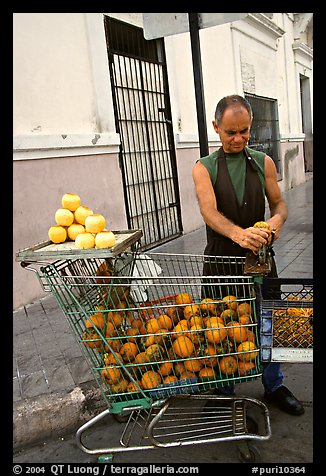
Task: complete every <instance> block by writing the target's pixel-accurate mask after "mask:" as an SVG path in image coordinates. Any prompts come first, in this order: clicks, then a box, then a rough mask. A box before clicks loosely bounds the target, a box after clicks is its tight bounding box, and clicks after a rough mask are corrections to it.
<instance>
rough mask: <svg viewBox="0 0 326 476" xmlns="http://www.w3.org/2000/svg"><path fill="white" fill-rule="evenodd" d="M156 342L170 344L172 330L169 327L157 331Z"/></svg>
mask: <svg viewBox="0 0 326 476" xmlns="http://www.w3.org/2000/svg"><path fill="white" fill-rule="evenodd" d="M154 338H155V343H156V344H160V345H163V344H167V345H168V344H169V343H170V332H169V331H168V330H167V329H164V328H163V329H160V330H159V331H157V332H155V336H154Z"/></svg>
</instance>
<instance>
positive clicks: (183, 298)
mask: <svg viewBox="0 0 326 476" xmlns="http://www.w3.org/2000/svg"><path fill="white" fill-rule="evenodd" d="M192 301H193V299H192V296H190V294H188V293H180V294H177V295H176V297H175V303H176V304H177V305H179V304H183V305H186V304H190V303H191V302H192Z"/></svg>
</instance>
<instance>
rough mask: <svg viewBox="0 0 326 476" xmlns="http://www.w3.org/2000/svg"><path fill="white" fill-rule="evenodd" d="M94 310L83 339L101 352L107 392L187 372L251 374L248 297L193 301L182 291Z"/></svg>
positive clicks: (218, 377)
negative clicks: (156, 303) (146, 303)
mask: <svg viewBox="0 0 326 476" xmlns="http://www.w3.org/2000/svg"><path fill="white" fill-rule="evenodd" d="M126 308H128V305H127V303H125V304H123V303H122V302H121V304H120V306H119V308H118V309H115V310H110V311H108V310H105V309H104V307H102V308H101V306H99V307H98V309H97V312H96V313H94V314H93V315H91V316H90V317H89V318H88V320H87V321H86V326H85V330H84V332H83V335H82V339H83V340H84V344H85V345H87V346H88V347H91V348H92V349H94V351H99V352H100V353H101V354H102V355H103V367H102V368H101V369H100V373H101V377H102V380H103V382H104V383H105V384H107V385H108V386H109V388H110V391H111V393H124V392H140V391H146V390H149V389H153V388H156V387H158V386H159V385H161V384H164V385H169V384H171V383H173V382H177V381H180V384H181V385H182V380H184V379H188V378H195V379H196V380H197V381H207V380H210V381H211V382H220V381H223V380H230V379H237V380H239V377H246V376H250V375H254V372H255V368H256V365H257V358H258V353H259V350H258V347H257V340H256V333H255V328H256V324H255V319H254V310H253V303H251V302H247V301H244V300H243V299H242V300H241V299H237V298H236V296H232V295H228V296H225V297H224V298H223V299H222V300H220V301H217V300H213V299H210V298H206V299H203V300H201V301H200V302H194V300H193V298H192V296H191V295H190V294H188V293H186V292H182V293H180V294H178V295H176V296H175V298H174V302H171V301H169V304H164V305H162V307H157V308H155V312H154V310H153V308H144V309H141V308H138V309H137V310H135V309H133V310H132V311H131V310H130V308H129V309H126Z"/></svg>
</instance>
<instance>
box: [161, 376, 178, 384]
mask: <svg viewBox="0 0 326 476" xmlns="http://www.w3.org/2000/svg"><path fill="white" fill-rule="evenodd" d="M177 381H178V379H177V377H176V376H175V375H168V376H167V377H165V379H164V380H163V383H167V384H169V383H173V382H177Z"/></svg>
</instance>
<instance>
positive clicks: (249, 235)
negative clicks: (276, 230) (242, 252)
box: [232, 226, 271, 253]
mask: <svg viewBox="0 0 326 476" xmlns="http://www.w3.org/2000/svg"><path fill="white" fill-rule="evenodd" d="M270 235H271V231H270V230H267V229H266V228H254V227H253V226H250V227H249V228H245V229H243V228H238V229H237V232H236V234H235V235H234V237H232V240H233V241H234V242H235V243H237V244H238V245H240V246H242V248H247V249H248V250H251V251H253V252H254V253H257V252H258V250H259V249H260V248H261V247H262V246H263V245H267V243H268V241H269V238H270Z"/></svg>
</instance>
